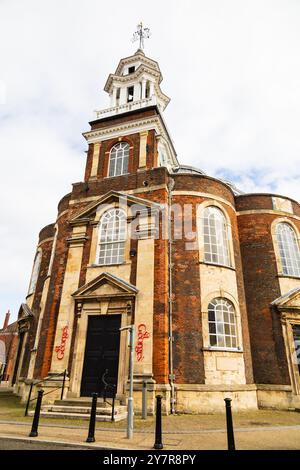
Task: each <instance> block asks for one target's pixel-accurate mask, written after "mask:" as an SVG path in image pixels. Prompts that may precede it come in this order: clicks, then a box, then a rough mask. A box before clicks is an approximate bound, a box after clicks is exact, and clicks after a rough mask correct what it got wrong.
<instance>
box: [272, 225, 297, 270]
mask: <svg viewBox="0 0 300 470" xmlns="http://www.w3.org/2000/svg"><path fill="white" fill-rule="evenodd" d="M275 235H276V242H277V246H278V252H279V257H280V264H281V273H282V274H284V275H286V276H294V277H300V250H299V243H298V239H297V234H296V232H295V230H294V228H293V227H292V226H291V225H290V224H289V223H287V222H279V223H278V224H277V225H276V229H275Z"/></svg>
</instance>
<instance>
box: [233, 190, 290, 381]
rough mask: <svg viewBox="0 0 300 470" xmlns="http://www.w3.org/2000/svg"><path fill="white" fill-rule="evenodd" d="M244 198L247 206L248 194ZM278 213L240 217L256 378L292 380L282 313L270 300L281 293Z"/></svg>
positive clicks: (262, 379) (240, 234) (256, 379)
mask: <svg viewBox="0 0 300 470" xmlns="http://www.w3.org/2000/svg"><path fill="white" fill-rule="evenodd" d="M242 200H243V204H244V207H245V206H246V204H245V198H242ZM262 203H264V202H262ZM257 204H259V201H256V207H257ZM238 205H239V206H240V201H239V203H238ZM248 207H249V206H248ZM277 217H278V216H276V215H275V214H274V215H273V214H250V215H240V216H239V217H238V223H239V237H240V246H241V254H242V260H243V274H244V282H245V293H246V302H247V310H248V320H249V330H250V341H251V350H252V361H253V370H254V380H255V382H256V383H265V384H289V383H290V378H289V373H288V366H287V361H286V354H285V348H284V343H283V338H282V328H281V324H280V316H279V314H274V312H272V310H271V309H270V303H271V302H272V301H273V300H275V299H276V298H277V297H279V296H280V288H279V281H278V277H277V266H276V259H275V252H274V246H273V240H272V235H271V223H272V222H273V220H274V219H275V218H277Z"/></svg>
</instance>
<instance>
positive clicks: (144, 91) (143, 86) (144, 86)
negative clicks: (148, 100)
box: [141, 78, 146, 100]
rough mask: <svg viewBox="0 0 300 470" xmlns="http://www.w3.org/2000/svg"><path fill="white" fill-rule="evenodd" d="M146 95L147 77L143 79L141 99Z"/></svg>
mask: <svg viewBox="0 0 300 470" xmlns="http://www.w3.org/2000/svg"><path fill="white" fill-rule="evenodd" d="M145 96H146V80H145V78H144V79H143V80H142V96H141V99H142V100H143V99H144V98H145Z"/></svg>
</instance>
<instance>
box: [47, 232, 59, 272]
mask: <svg viewBox="0 0 300 470" xmlns="http://www.w3.org/2000/svg"><path fill="white" fill-rule="evenodd" d="M57 234H58V229H57V227H54V238H53V242H52V248H51V255H50V261H49V266H48V272H47V276H50V274H51V271H52V265H53V262H54V256H55V250H56V242H57Z"/></svg>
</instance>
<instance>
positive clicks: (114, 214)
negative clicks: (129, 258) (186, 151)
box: [96, 207, 127, 266]
mask: <svg viewBox="0 0 300 470" xmlns="http://www.w3.org/2000/svg"><path fill="white" fill-rule="evenodd" d="M126 239H127V217H126V213H125V211H124V210H123V209H120V208H118V207H115V208H113V209H109V210H108V211H106V212H105V213H104V214H103V215H102V217H101V219H100V223H99V234H98V246H97V253H96V264H98V265H102V266H105V265H113V264H123V263H124V262H125V245H126Z"/></svg>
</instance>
